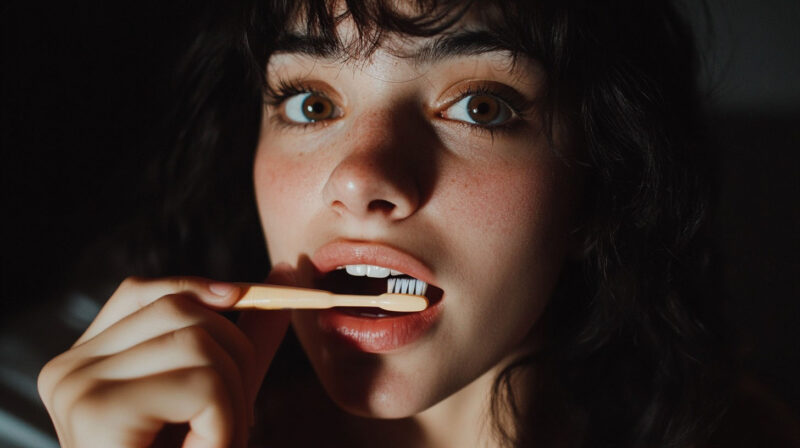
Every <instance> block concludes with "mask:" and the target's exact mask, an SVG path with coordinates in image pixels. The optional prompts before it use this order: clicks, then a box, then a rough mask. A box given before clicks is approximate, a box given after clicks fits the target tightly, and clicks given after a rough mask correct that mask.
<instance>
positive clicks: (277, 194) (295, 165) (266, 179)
mask: <svg viewBox="0 0 800 448" xmlns="http://www.w3.org/2000/svg"><path fill="white" fill-rule="evenodd" d="M314 166H315V164H313V163H308V162H307V161H305V160H304V157H303V156H302V155H287V154H285V153H283V152H281V151H276V150H273V149H272V148H267V147H266V142H263V141H262V142H261V143H260V145H259V148H258V151H257V153H256V158H255V161H254V164H253V180H254V183H255V185H254V187H255V193H256V202H257V205H258V213H259V216H260V217H261V225H262V227H263V230H264V234H265V236H266V238H267V245H268V249H269V252H270V255H271V257H276V256H277V257H278V258H273V262H274V261H277V260H278V259H279V258H280V255H281V254H282V253H283V252H284V250H283V248H282V247H281V246H282V245H288V244H290V242H291V241H296V238H297V237H298V235H297V233H298V232H299V231H300V229H298V228H297V225H296V223H299V222H307V220H305V221H303V220H301V219H300V218H302V217H303V216H304V215H305V214H308V213H310V212H311V207H310V206H305V207H304V206H302V205H301V204H306V205H310V204H315V203H316V202H313V200H314V199H316V200H317V201H318V200H319V198H318V197H317V198H314V197H312V196H313V194H312V192H313V191H314V190H315V188H316V186H315V185H314V183H313V180H314V179H315V178H316V177H315V174H316V171H315V168H314ZM293 223H294V225H293ZM278 236H280V238H277V237H278ZM279 242H284V243H283V244H279Z"/></svg>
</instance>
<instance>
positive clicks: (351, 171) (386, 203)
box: [323, 128, 420, 221]
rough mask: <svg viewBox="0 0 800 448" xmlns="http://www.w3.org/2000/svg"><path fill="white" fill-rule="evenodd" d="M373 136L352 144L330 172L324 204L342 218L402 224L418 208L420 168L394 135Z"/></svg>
mask: <svg viewBox="0 0 800 448" xmlns="http://www.w3.org/2000/svg"><path fill="white" fill-rule="evenodd" d="M373 129H374V128H373ZM366 134H369V132H366ZM373 134H377V135H372V136H369V135H367V136H364V137H360V138H359V139H358V141H354V142H353V149H352V150H350V151H348V152H347V153H346V154H345V155H344V157H343V158H342V159H341V160H340V161H339V163H338V164H337V165H336V167H335V168H334V169H333V171H332V172H331V174H330V176H329V178H328V180H327V182H326V184H325V187H324V189H323V200H324V201H325V202H326V203H327V205H328V206H329V207H330V208H331V209H333V211H334V212H336V213H337V214H339V215H341V216H349V217H353V218H358V219H372V218H382V219H388V220H392V221H399V220H403V219H405V218H408V217H409V216H411V215H413V214H414V213H415V212H416V211H417V208H418V207H419V203H420V186H419V176H418V172H419V169H418V168H415V165H416V166H418V165H419V164H417V163H415V162H414V161H413V160H411V157H412V156H411V154H410V153H411V151H402V148H399V146H402V145H400V144H398V143H399V142H397V141H395V139H396V138H397V136H393V135H392V134H393V133H392V132H377V133H375V132H373ZM360 135H362V136H363V135H365V133H360Z"/></svg>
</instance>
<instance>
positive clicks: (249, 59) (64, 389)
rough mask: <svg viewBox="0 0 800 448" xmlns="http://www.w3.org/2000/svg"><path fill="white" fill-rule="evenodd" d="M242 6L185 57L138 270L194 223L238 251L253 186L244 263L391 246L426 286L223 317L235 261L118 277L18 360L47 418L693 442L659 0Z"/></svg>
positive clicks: (693, 371)
mask: <svg viewBox="0 0 800 448" xmlns="http://www.w3.org/2000/svg"><path fill="white" fill-rule="evenodd" d="M241 6H242V5H239V6H238V7H236V8H233V7H231V6H226V7H222V8H221V9H220V10H219V11H212V16H213V17H214V19H215V21H214V24H213V26H212V25H209V26H208V28H207V29H205V30H204V32H203V33H202V34H201V35H199V37H198V38H197V40H196V42H195V44H194V46H193V48H192V49H191V51H190V53H189V55H188V56H187V58H186V59H185V60H184V61H183V65H182V69H183V74H184V76H183V78H181V79H182V80H184V84H183V86H182V87H183V89H184V92H185V93H186V94H185V102H184V103H182V108H181V109H179V110H178V112H176V114H175V116H176V117H179V118H180V119H182V120H185V125H184V126H183V127H181V128H180V132H178V133H177V134H176V135H177V137H176V138H175V141H174V142H173V145H172V146H173V147H174V152H172V153H170V156H169V159H168V160H167V163H166V164H164V166H165V167H168V170H167V171H164V173H167V175H166V176H165V179H166V181H169V182H171V184H170V185H171V188H170V193H169V195H168V196H167V197H166V199H165V203H167V204H169V205H170V207H171V208H170V209H171V210H173V211H172V212H171V213H170V214H169V215H168V216H167V217H166V218H165V222H166V223H167V225H166V226H164V227H163V228H165V229H167V231H166V233H163V235H166V236H167V237H170V236H175V237H176V238H177V243H175V242H174V241H171V242H170V244H165V245H163V248H165V249H166V252H165V253H163V254H162V257H161V258H160V259H161V260H167V261H166V262H165V264H163V265H161V267H160V268H158V269H156V270H155V272H157V273H159V274H161V275H164V274H171V275H174V274H176V273H179V274H185V273H190V272H191V273H204V272H213V269H212V268H207V267H206V268H205V270H188V269H187V268H186V265H185V264H180V260H185V259H187V258H191V257H192V256H193V255H194V254H198V253H200V254H203V253H212V252H210V249H206V248H205V247H202V246H199V245H198V244H197V240H193V239H192V238H193V235H196V234H197V233H198V232H199V233H203V232H204V231H209V229H214V228H217V229H221V228H224V229H225V231H226V233H224V234H225V235H233V236H234V237H232V238H231V239H228V240H225V239H223V240H222V241H223V243H224V244H223V246H227V249H225V248H223V249H222V251H221V252H213V254H215V255H214V256H211V257H208V261H209V264H214V263H216V264H217V265H219V264H225V265H228V266H236V265H237V263H236V262H237V261H238V262H239V265H241V261H242V258H243V257H240V256H239V255H238V254H237V253H236V251H237V250H239V249H237V248H241V247H245V248H246V247H247V246H246V245H241V244H234V243H233V241H242V240H236V239H235V237H236V236H239V235H240V234H239V233H237V232H238V230H237V229H239V227H236V226H235V225H234V224H237V223H242V222H243V223H244V224H243V225H244V226H245V228H249V227H247V226H248V225H249V226H252V224H253V222H255V219H251V218H253V217H254V214H253V213H252V205H251V203H250V201H251V200H253V196H252V193H247V191H253V192H254V201H253V202H254V203H255V204H256V206H257V213H258V217H259V218H260V223H261V230H262V231H263V235H264V236H265V240H266V247H267V250H268V253H269V257H270V261H271V264H272V266H273V269H272V273H271V274H270V276H269V278H268V279H267V281H266V282H267V283H276V284H285V285H296V286H304V287H312V288H320V289H330V290H335V291H347V292H360V293H367V294H375V293H379V292H381V291H385V289H386V287H387V286H386V285H387V281H389V280H388V279H387V278H386V277H385V275H386V274H387V271H389V272H390V271H391V270H395V271H399V272H400V273H402V274H405V275H407V276H410V277H413V278H414V279H416V280H418V281H422V282H425V283H426V284H427V285H428V286H427V293H426V295H427V296H428V298H429V299H430V303H431V304H430V307H429V308H428V309H426V310H425V311H423V312H420V313H413V314H403V315H394V314H386V313H381V312H377V311H376V310H373V309H333V310H325V311H309V310H295V311H292V312H291V313H289V312H265V311H247V312H242V313H241V315H240V316H238V318H236V319H235V323H234V322H232V321H231V320H229V319H228V318H226V317H223V316H222V315H221V314H220V311H223V310H227V309H229V308H231V307H232V306H233V304H235V303H236V302H237V300H238V299H239V297H240V294H241V288H240V287H238V286H236V285H235V284H234V283H228V282H222V281H217V280H209V279H205V278H199V277H186V276H172V277H159V278H148V279H144V278H130V279H128V280H126V281H124V282H123V283H122V284H121V285H120V286H119V288H118V289H117V291H116V292H115V293H114V294H113V295H112V296H111V298H110V299H109V300H108V302H107V304H106V306H105V307H104V308H103V310H102V311H101V312H100V314H99V315H98V316H97V318H96V320H95V321H94V322H93V323H92V325H91V326H90V327H89V328H88V329H87V330H86V333H85V334H84V335H83V336H82V337H81V338H80V339H79V340H78V341H77V342H76V343H75V345H74V346H73V347H72V349H70V350H69V351H67V352H66V353H64V354H62V355H61V356H59V357H58V358H56V359H54V360H53V361H52V362H50V363H49V364H48V365H47V366H46V367H45V368H44V370H43V371H42V374H41V375H40V381H39V383H40V391H41V395H42V397H43V399H44V402H45V404H46V405H47V408H48V410H49V412H50V414H51V416H52V418H53V421H54V424H55V426H56V429H57V431H58V434H59V438H60V440H61V443H62V444H63V446H66V447H75V446H81V447H83V446H149V445H152V444H155V445H158V444H166V445H169V444H170V443H172V444H176V445H180V444H181V443H183V446H191V447H205V446H209V447H211V446H214V447H221V446H244V445H246V444H247V443H248V440H249V441H250V443H264V444H266V445H267V446H358V445H362V444H363V445H375V444H380V445H381V446H495V445H498V446H508V445H517V446H676V447H677V446H704V444H705V443H706V442H707V441H708V440H709V437H710V436H711V434H712V432H713V430H714V428H715V424H716V422H717V421H718V420H719V418H720V416H721V415H722V409H723V407H724V405H725V400H724V399H722V397H723V396H724V393H725V391H726V388H727V385H726V384H727V383H726V380H725V378H726V377H725V375H723V373H722V369H721V368H720V366H722V365H723V364H722V361H721V360H722V358H723V356H722V354H721V353H722V352H721V351H720V347H719V344H718V342H717V341H716V336H715V335H714V333H713V332H712V331H710V328H711V327H710V324H711V322H710V316H713V315H714V314H713V313H714V307H713V301H714V298H715V296H714V295H713V294H709V293H708V291H707V290H706V289H705V286H704V285H705V283H704V281H703V280H704V278H705V277H704V276H705V275H707V271H706V268H707V254H706V250H705V247H704V245H703V244H702V241H701V238H699V234H700V230H701V228H702V224H703V222H704V216H705V211H706V206H705V187H704V182H703V179H702V175H701V174H702V173H703V167H702V162H703V153H704V147H703V145H702V139H701V137H702V132H701V131H702V129H701V128H700V126H699V124H698V123H699V120H698V110H699V104H698V97H697V92H696V89H695V84H694V81H695V72H694V68H695V59H694V57H695V55H694V53H693V43H692V38H691V35H690V32H689V28H688V26H687V24H686V23H685V21H684V20H683V19H682V18H681V16H680V14H679V13H678V11H677V10H676V8H675V6H674V5H673V2H670V1H652V2H640V1H634V0H630V1H614V2H598V1H589V0H586V1H567V2H565V1H549V0H539V1H531V2H470V3H466V2H439V3H436V2H429V1H417V2H381V1H378V0H371V1H370V0H368V1H360V2H359V1H346V2H331V1H328V2H323V1H311V0H309V1H306V2H258V3H257V4H255V5H250V4H247V5H244V7H241ZM259 123H260V126H259ZM249 173H252V178H251V177H250V175H249ZM251 179H252V185H250V181H251ZM243 185H244V187H243ZM175 204H178V205H179V207H175ZM231 204H233V206H232V205H231ZM238 218H242V219H238ZM172 229H177V230H172ZM198 229H199V230H198ZM232 229H233V230H232ZM170 232H171V233H170ZM251 233H252V232H251ZM248 235H249V233H248ZM167 237H165V239H164V240H166V239H167ZM244 241H250V243H249V244H250V246H251V247H259V246H260V245H258V246H257V245H256V243H254V242H252V240H244ZM225 243H227V244H225ZM261 250H263V249H261ZM244 251H245V252H247V250H246V249H245V250H244ZM219 254H222V255H219ZM225 254H228V255H225ZM231 254H232V255H231ZM176 260H177V261H176ZM226 260H231V261H230V263H228V262H227V261H226ZM207 265H208V264H207ZM207 265H206V266H207ZM339 267H345V269H343V270H342V269H337V268H339ZM210 269H211V270H210ZM243 269H244V271H242V272H248V271H247V269H248V267H247V266H244V267H243ZM364 274H367V275H364ZM231 277H232V279H236V280H249V279H248V278H243V277H246V276H240V277H238V278H237V277H236V275H235V274H234V275H232V276H231ZM389 278H391V277H389ZM290 320H291V328H292V330H291V331H290V334H292V336H290V337H289V338H288V339H289V340H288V342H286V344H289V347H288V348H284V350H285V351H286V352H287V353H288V354H286V353H285V354H283V355H282V356H279V358H278V359H283V361H276V365H275V366H273V368H272V369H270V363H271V361H272V359H273V356H274V354H275V352H276V350H277V349H278V346H279V345H280V344H281V341H282V340H284V335H285V334H286V329H287V326H288V325H289V321H290ZM293 335H296V337H297V340H298V341H299V342H300V345H302V348H303V351H304V353H305V356H306V357H307V359H308V361H310V365H311V367H312V368H313V371H314V372H315V376H316V378H317V379H318V383H317V380H315V379H314V378H313V377H309V376H307V375H304V374H303V373H302V372H303V369H302V366H304V365H305V364H304V360H298V358H297V356H294V357H292V354H291V353H289V352H291V344H292V341H293V340H294V339H293V338H294V336H293ZM298 364H299V365H300V366H301V368H300V369H296V370H291V368H294V367H296V366H297V365H298ZM287 366H289V367H287ZM268 370H269V374H268V375H267V372H268ZM265 375H267V376H266V380H264V378H265ZM317 384H321V386H322V388H323V389H324V392H325V393H324V394H323V393H319V392H318V389H317V388H316V385H317ZM259 390H261V394H260V397H259V399H258V400H256V396H257V394H258V391H259ZM326 395H327V397H329V398H330V400H331V401H332V402H333V403H335V405H336V406H329V405H328V403H329V402H328V401H327V400H328V398H326ZM251 428H252V431H251ZM250 432H252V437H251V434H250Z"/></svg>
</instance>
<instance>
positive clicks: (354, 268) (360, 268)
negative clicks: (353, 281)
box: [345, 264, 367, 277]
mask: <svg viewBox="0 0 800 448" xmlns="http://www.w3.org/2000/svg"><path fill="white" fill-rule="evenodd" d="M345 270H346V271H347V273H348V274H350V275H355V276H357V277H363V276H364V275H365V274H366V273H367V265H365V264H348V265H347V266H345Z"/></svg>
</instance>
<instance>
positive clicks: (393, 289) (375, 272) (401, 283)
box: [337, 264, 428, 296]
mask: <svg viewBox="0 0 800 448" xmlns="http://www.w3.org/2000/svg"><path fill="white" fill-rule="evenodd" d="M337 269H344V270H345V271H347V273H348V274H349V275H353V276H356V277H363V276H365V275H366V276H367V277H373V278H386V277H388V278H387V280H386V292H388V293H395V294H416V295H419V296H421V295H425V292H426V291H427V290H428V284H427V283H425V282H423V281H422V280H418V279H416V278H397V277H396V276H399V275H406V274H404V273H402V272H400V271H397V270H395V269H389V268H384V267H382V266H374V265H371V264H348V265H345V266H339V267H337ZM393 276H395V277H393Z"/></svg>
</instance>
